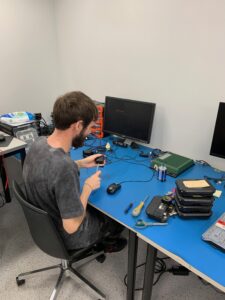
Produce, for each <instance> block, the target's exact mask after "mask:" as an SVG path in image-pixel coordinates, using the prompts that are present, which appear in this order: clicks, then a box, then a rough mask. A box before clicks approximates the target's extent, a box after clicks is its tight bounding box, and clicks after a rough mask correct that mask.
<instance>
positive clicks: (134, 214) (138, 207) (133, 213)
mask: <svg viewBox="0 0 225 300" xmlns="http://www.w3.org/2000/svg"><path fill="white" fill-rule="evenodd" d="M148 198H149V196H146V197H145V199H144V200H143V201H141V202H140V203H139V204H138V206H136V207H135V208H134V209H133V211H132V216H134V217H137V216H139V215H140V213H141V210H142V208H143V206H144V204H145V201H146V200H147V199H148Z"/></svg>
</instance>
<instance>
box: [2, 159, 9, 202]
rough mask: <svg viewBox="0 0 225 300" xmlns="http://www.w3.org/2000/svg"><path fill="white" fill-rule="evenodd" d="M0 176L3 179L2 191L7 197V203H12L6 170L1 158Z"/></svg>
mask: <svg viewBox="0 0 225 300" xmlns="http://www.w3.org/2000/svg"><path fill="white" fill-rule="evenodd" d="M0 160H1V161H0V176H1V179H2V189H3V193H4V195H5V202H11V197H10V193H9V183H8V179H7V175H6V170H5V167H4V163H3V157H0Z"/></svg>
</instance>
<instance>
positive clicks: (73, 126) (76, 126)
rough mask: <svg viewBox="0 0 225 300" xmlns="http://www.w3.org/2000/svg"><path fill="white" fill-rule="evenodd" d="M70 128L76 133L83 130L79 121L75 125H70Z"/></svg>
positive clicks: (81, 122)
mask: <svg viewBox="0 0 225 300" xmlns="http://www.w3.org/2000/svg"><path fill="white" fill-rule="evenodd" d="M71 127H72V129H73V130H75V131H76V132H80V131H81V130H82V129H83V121H82V120H79V121H77V122H76V123H73V124H71Z"/></svg>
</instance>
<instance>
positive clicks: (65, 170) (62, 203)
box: [54, 162, 84, 219]
mask: <svg viewBox="0 0 225 300" xmlns="http://www.w3.org/2000/svg"><path fill="white" fill-rule="evenodd" d="M73 164H74V163H73V162H71V164H69V163H63V162H62V164H60V166H59V169H58V171H57V172H56V177H55V182H54V192H55V199H56V202H57V205H58V208H59V211H60V215H61V218H62V219H69V218H74V217H80V216H81V215H82V214H83V213H84V207H83V205H82V203H81V200H80V182H79V175H78V171H77V170H76V169H77V168H76V166H74V165H73Z"/></svg>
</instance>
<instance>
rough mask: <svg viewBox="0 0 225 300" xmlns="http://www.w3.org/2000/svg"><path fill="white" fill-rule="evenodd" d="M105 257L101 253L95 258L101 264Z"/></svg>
mask: <svg viewBox="0 0 225 300" xmlns="http://www.w3.org/2000/svg"><path fill="white" fill-rule="evenodd" d="M105 259H106V257H105V254H101V255H99V256H97V257H96V260H97V261H98V262H99V263H101V264H102V263H103V262H104V261H105Z"/></svg>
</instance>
